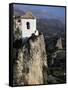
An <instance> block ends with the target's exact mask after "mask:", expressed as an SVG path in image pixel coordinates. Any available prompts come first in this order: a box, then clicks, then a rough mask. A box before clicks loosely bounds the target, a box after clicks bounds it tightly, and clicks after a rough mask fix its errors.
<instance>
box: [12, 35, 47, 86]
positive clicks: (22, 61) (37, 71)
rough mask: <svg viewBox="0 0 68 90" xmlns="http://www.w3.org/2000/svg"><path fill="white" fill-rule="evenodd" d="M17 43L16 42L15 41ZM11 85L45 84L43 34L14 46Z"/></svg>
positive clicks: (45, 70)
mask: <svg viewBox="0 0 68 90" xmlns="http://www.w3.org/2000/svg"><path fill="white" fill-rule="evenodd" d="M16 44H17V43H16ZM13 53H14V59H13V85H36V84H47V54H46V45H45V42H44V36H43V34H39V35H38V36H35V35H33V36H31V37H30V38H29V39H28V40H27V41H26V43H25V44H24V45H23V46H22V47H20V48H17V49H16V48H14V52H13Z"/></svg>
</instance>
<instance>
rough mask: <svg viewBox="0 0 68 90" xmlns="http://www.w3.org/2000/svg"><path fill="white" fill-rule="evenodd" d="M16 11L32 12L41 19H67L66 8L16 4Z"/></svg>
mask: <svg viewBox="0 0 68 90" xmlns="http://www.w3.org/2000/svg"><path fill="white" fill-rule="evenodd" d="M15 9H16V10H17V9H18V10H20V11H24V12H28V11H31V12H32V13H33V14H34V15H35V16H36V17H39V18H57V19H62V20H64V19H65V7H53V6H46V5H45V6H39V5H38V6H36V5H23V4H14V10H15Z"/></svg>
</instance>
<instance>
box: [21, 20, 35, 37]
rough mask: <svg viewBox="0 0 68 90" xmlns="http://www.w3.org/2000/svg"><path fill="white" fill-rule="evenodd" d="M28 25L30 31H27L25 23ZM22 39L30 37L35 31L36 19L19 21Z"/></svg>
mask: <svg viewBox="0 0 68 90" xmlns="http://www.w3.org/2000/svg"><path fill="white" fill-rule="evenodd" d="M27 22H29V23H30V29H27V25H26V23H27ZM21 23H22V26H21V29H22V38H25V37H30V36H31V35H32V33H34V32H35V30H36V19H21Z"/></svg>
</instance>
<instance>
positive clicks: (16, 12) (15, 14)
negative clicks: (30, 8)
mask: <svg viewBox="0 0 68 90" xmlns="http://www.w3.org/2000/svg"><path fill="white" fill-rule="evenodd" d="M24 14H25V12H24V11H22V10H20V9H14V16H21V15H24Z"/></svg>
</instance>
